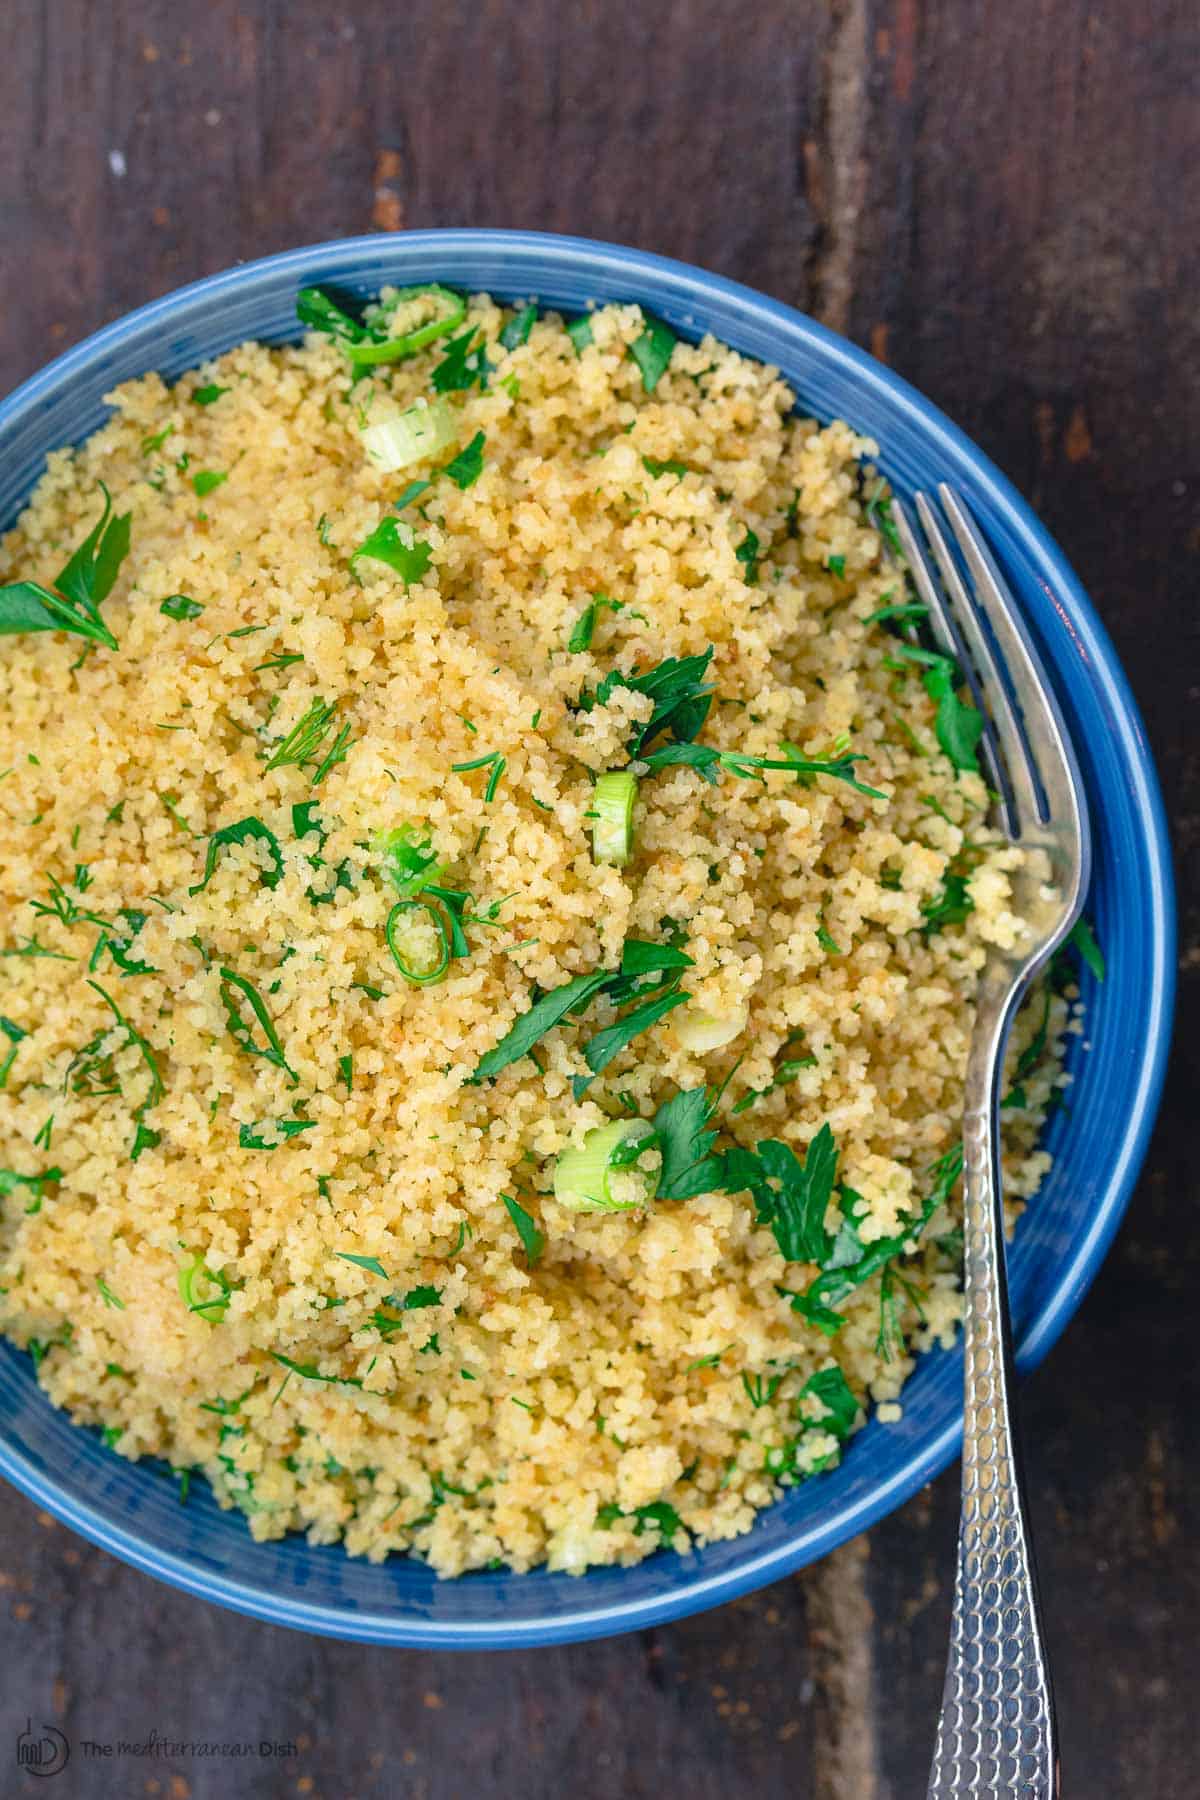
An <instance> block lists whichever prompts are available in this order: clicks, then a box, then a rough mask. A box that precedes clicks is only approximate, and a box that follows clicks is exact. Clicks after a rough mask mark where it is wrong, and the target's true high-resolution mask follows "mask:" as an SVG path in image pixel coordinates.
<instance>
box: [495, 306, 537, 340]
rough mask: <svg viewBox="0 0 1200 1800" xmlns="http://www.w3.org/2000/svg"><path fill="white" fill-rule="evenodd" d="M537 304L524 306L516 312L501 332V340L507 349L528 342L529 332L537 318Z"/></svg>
mask: <svg viewBox="0 0 1200 1800" xmlns="http://www.w3.org/2000/svg"><path fill="white" fill-rule="evenodd" d="M537 310H538V309H537V307H536V306H523V307H522V308H521V310H520V312H515V313H514V314H513V316H512V318H511V319H510V320H509V321H508V324H507V325H506V326H505V327H504V329H503V331H502V332H501V333H500V342H501V344H502V345H503V347H504V348H505V349H506V350H515V349H516V348H517V347H518V345H520V344H525V343H528V341H529V334H530V332H531V331H532V330H533V327H534V323H535V321H536V319H537Z"/></svg>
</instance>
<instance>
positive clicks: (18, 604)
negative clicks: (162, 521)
mask: <svg viewBox="0 0 1200 1800" xmlns="http://www.w3.org/2000/svg"><path fill="white" fill-rule="evenodd" d="M100 492H101V493H102V494H103V495H104V510H103V512H102V513H101V515H100V518H99V519H98V521H97V523H96V524H95V525H94V526H93V527H92V529H91V531H89V532H88V535H87V536H86V537H85V538H84V540H83V542H82V544H80V546H79V548H78V549H77V550H76V551H75V552H74V554H73V555H72V556H71V557H70V559H69V560H68V561H67V562H66V563H64V565H63V567H62V568H61V569H60V571H59V573H58V574H57V575H56V576H55V578H54V589H55V591H53V592H52V591H51V590H50V589H49V588H45V587H42V585H41V583H40V582H36V581H14V582H10V583H9V584H8V585H7V586H0V637H2V636H6V635H10V634H11V633H14V632H19V631H71V632H74V633H75V635H76V636H77V637H84V638H90V639H92V640H94V641H95V642H96V643H100V644H105V645H107V647H108V648H109V649H110V650H116V649H117V648H118V644H117V640H116V638H115V637H114V636H113V634H112V632H111V631H110V630H109V628H108V626H107V625H106V624H105V623H104V620H103V619H102V618H101V616H100V607H101V604H102V602H103V601H105V600H106V599H107V598H108V596H109V594H110V593H111V592H112V589H113V584H114V583H115V581H116V579H117V576H118V574H119V573H120V568H121V564H122V563H123V562H124V560H125V558H126V557H127V556H128V554H129V521H130V516H131V515H130V514H129V513H121V514H120V515H119V516H118V517H114V516H113V510H112V501H111V499H110V498H109V493H108V489H107V488H106V487H105V486H104V483H103V482H101V483H100Z"/></svg>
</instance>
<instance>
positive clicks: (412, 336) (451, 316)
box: [345, 282, 467, 369]
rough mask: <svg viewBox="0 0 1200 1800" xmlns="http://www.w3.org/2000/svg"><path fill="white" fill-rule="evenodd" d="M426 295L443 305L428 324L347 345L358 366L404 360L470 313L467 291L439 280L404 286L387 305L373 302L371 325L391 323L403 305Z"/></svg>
mask: <svg viewBox="0 0 1200 1800" xmlns="http://www.w3.org/2000/svg"><path fill="white" fill-rule="evenodd" d="M423 298H428V299H430V300H432V301H433V302H434V303H435V305H439V306H441V308H442V309H443V310H441V311H440V312H438V313H436V314H435V316H434V317H433V318H432V319H429V320H428V321H427V322H426V323H425V324H424V325H418V326H416V327H415V328H414V329H413V330H412V331H405V332H401V334H400V336H399V337H394V338H385V339H384V341H383V342H382V343H372V342H370V341H369V340H361V341H360V342H358V343H348V344H347V345H346V346H345V349H346V354H347V356H348V357H349V358H350V361H351V363H352V364H353V366H354V367H355V368H356V369H361V368H366V367H367V366H368V365H369V364H371V363H386V362H402V361H403V360H404V358H405V357H406V356H415V355H416V354H417V352H418V350H424V349H425V347H426V345H427V344H432V343H433V342H434V341H435V340H436V339H437V338H440V337H445V335H446V333H447V332H448V331H453V330H454V327H455V326H456V325H458V324H459V323H460V322H461V321H462V320H463V319H464V318H465V317H466V312H467V302H466V297H465V296H464V295H462V294H456V293H455V292H454V291H453V289H452V288H445V287H441V286H439V284H438V283H437V282H430V283H428V284H427V285H425V286H424V287H407V288H401V289H400V291H399V293H397V294H395V295H393V297H392V298H391V299H390V300H388V301H387V302H386V303H385V304H384V305H380V306H369V307H368V308H367V312H366V318H367V323H368V326H369V328H370V329H371V330H372V331H373V332H376V333H377V332H378V331H379V330H380V329H381V328H382V327H384V326H386V325H387V324H388V323H390V320H391V319H392V318H393V317H394V316H395V314H396V313H397V312H399V310H400V308H401V307H402V306H408V305H409V304H410V303H411V302H412V301H414V300H420V299H423Z"/></svg>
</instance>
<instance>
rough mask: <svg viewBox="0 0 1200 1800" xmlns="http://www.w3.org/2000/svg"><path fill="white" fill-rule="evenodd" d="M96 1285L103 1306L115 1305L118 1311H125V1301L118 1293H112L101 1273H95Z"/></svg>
mask: <svg viewBox="0 0 1200 1800" xmlns="http://www.w3.org/2000/svg"><path fill="white" fill-rule="evenodd" d="M96 1286H97V1287H98V1288H99V1289H100V1298H101V1299H102V1300H103V1302H104V1304H105V1306H111V1307H115V1308H116V1310H117V1311H118V1312H124V1311H125V1302H124V1301H123V1300H122V1299H121V1298H120V1296H119V1295H117V1294H114V1293H113V1291H112V1289H111V1288H110V1287H109V1285H108V1283H107V1281H105V1279H104V1277H103V1276H102V1275H97V1277H96Z"/></svg>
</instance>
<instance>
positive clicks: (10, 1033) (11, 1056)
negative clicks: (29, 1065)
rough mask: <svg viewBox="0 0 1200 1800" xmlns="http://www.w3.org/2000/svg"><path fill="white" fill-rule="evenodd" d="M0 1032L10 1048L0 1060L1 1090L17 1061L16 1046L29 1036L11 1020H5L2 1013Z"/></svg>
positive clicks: (0, 1015) (0, 1016) (0, 1014)
mask: <svg viewBox="0 0 1200 1800" xmlns="http://www.w3.org/2000/svg"><path fill="white" fill-rule="evenodd" d="M0 1031H2V1032H3V1033H4V1035H5V1037H6V1038H7V1039H8V1042H9V1046H10V1047H9V1049H8V1051H7V1052H6V1053H5V1055H4V1057H3V1058H0V1088H2V1087H3V1086H4V1085H5V1083H6V1082H7V1080H8V1072H9V1070H10V1069H11V1068H12V1066H13V1063H14V1062H15V1061H16V1059H17V1049H18V1046H19V1045H20V1044H21V1043H22V1042H23V1040H24V1039H25V1038H27V1037H28V1036H29V1033H28V1032H27V1031H23V1030H22V1029H21V1027H20V1026H19V1025H14V1023H13V1021H12V1020H11V1019H6V1018H5V1017H4V1015H3V1013H0Z"/></svg>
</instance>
